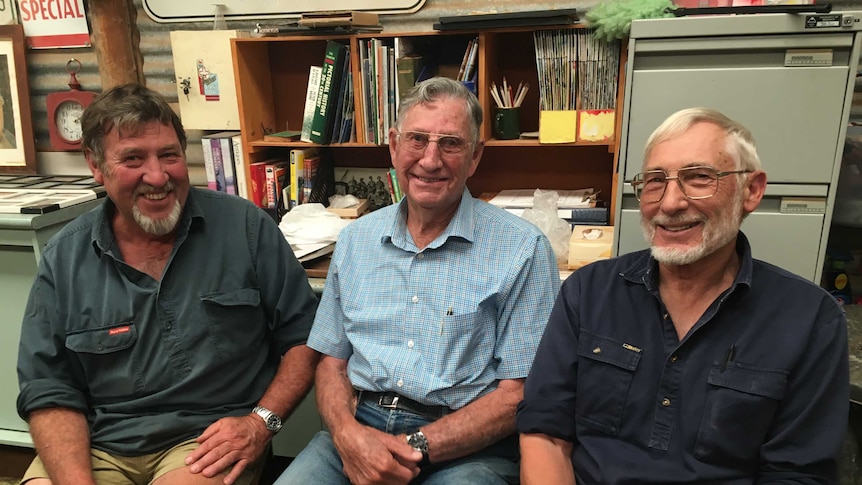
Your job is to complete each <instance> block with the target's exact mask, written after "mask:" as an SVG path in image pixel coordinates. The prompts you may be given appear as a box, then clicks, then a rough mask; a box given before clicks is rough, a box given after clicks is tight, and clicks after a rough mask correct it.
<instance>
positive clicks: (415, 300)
mask: <svg viewBox="0 0 862 485" xmlns="http://www.w3.org/2000/svg"><path fill="white" fill-rule="evenodd" d="M413 303H419V297H418V296H416V295H413Z"/></svg>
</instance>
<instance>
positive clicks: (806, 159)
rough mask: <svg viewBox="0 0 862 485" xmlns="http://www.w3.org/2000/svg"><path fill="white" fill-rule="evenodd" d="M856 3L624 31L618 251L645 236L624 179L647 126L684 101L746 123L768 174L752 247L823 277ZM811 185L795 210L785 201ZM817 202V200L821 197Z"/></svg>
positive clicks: (853, 63)
mask: <svg viewBox="0 0 862 485" xmlns="http://www.w3.org/2000/svg"><path fill="white" fill-rule="evenodd" d="M860 18H862V15H860V13H858V12H843V13H836V14H828V15H826V16H823V15H807V14H801V15H792V14H761V15H738V16H730V15H720V16H706V17H684V18H674V19H658V20H637V21H634V22H633V23H632V29H631V37H630V41H629V60H628V66H627V79H628V80H629V82H628V85H627V86H626V94H625V106H624V113H623V128H622V140H621V147H620V150H621V151H620V164H619V170H620V176H619V183H620V187H619V189H620V190H618V195H617V201H616V202H617V204H616V207H617V213H616V221H617V230H616V235H615V236H616V239H615V241H614V245H615V249H616V254H625V253H628V252H632V251H636V250H639V249H643V248H646V247H647V244H646V242H644V240H643V237H642V234H641V230H640V214H639V211H638V203H637V200H636V199H635V197H634V194H633V193H632V190H631V186H630V185H628V184H627V183H626V182H627V181H629V180H631V178H632V177H633V176H634V175H635V174H636V173H638V172H639V171H640V170H641V164H642V157H643V148H644V145H645V144H646V140H647V138H648V137H649V135H650V133H652V131H653V130H654V129H655V128H656V127H657V126H658V125H659V124H660V123H661V122H662V121H663V120H664V119H665V118H666V117H667V116H669V115H670V114H671V113H673V112H675V111H677V110H679V109H682V108H688V107H695V106H703V107H710V108H715V109H718V110H719V111H722V112H723V113H725V114H726V115H728V116H730V117H731V118H733V119H736V120H737V121H740V122H741V123H742V124H744V125H745V126H747V127H748V128H749V129H750V130H751V131H752V132H753V134H754V137H755V140H756V141H757V147H758V153H759V154H760V158H761V161H762V163H763V167H764V169H765V170H766V173H767V178H768V180H769V183H768V186H767V190H766V195H765V197H764V200H763V202H762V203H761V205H760V207H759V208H758V209H757V210H756V211H755V212H754V213H752V214H751V215H750V216H749V217H748V218H747V219H746V220H745V221H744V223H743V225H742V230H743V231H744V232H745V233H746V235H747V236H748V237H749V239H750V241H751V244H752V248H753V252H754V256H755V257H756V258H759V259H763V260H766V261H768V262H770V263H773V264H775V265H778V266H781V267H783V268H785V269H787V270H790V271H792V272H794V273H797V274H799V275H801V276H803V277H805V278H808V279H810V280H812V281H815V282H819V280H820V274H821V270H822V267H823V261H824V258H825V252H826V242H827V239H828V236H829V234H828V232H829V223H830V220H831V217H832V209H833V204H834V200H835V189H836V182H837V177H838V169H839V166H840V162H841V155H842V149H843V146H844V135H845V132H846V126H847V120H848V116H849V112H850V102H851V97H852V94H853V87H854V79H855V76H856V69H857V63H858V58H859V49H860V27H862V23H860V21H859V19H860ZM797 197H813V198H814V200H815V201H816V202H818V203H819V204H811V205H810V206H809V207H808V208H807V209H804V208H803V209H802V210H804V211H802V212H800V209H799V208H798V207H797V208H795V209H791V210H782V209H781V202H782V200H784V201H785V202H789V199H791V198H797ZM816 205H819V206H820V208H819V209H817V208H816V207H815V206H816Z"/></svg>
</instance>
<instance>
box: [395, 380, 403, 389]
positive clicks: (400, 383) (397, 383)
mask: <svg viewBox="0 0 862 485" xmlns="http://www.w3.org/2000/svg"><path fill="white" fill-rule="evenodd" d="M395 384H396V385H397V386H398V387H401V386H403V385H404V379H398V382H396V383H395Z"/></svg>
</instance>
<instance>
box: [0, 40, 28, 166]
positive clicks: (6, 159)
mask: <svg viewBox="0 0 862 485" xmlns="http://www.w3.org/2000/svg"><path fill="white" fill-rule="evenodd" d="M0 111H2V113H0V172H2V173H36V148H35V143H34V140H33V120H32V114H31V112H30V84H29V82H28V81H27V64H26V62H25V60H24V28H23V27H22V26H21V25H0Z"/></svg>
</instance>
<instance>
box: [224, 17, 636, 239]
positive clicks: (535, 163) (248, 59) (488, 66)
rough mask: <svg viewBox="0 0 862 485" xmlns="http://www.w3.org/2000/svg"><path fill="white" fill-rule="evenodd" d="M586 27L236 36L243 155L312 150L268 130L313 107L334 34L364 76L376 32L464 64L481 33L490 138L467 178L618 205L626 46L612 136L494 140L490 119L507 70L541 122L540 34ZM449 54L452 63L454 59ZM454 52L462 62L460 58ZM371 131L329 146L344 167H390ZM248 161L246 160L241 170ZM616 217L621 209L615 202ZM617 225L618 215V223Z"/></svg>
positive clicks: (298, 122)
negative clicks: (536, 42) (268, 136)
mask: <svg viewBox="0 0 862 485" xmlns="http://www.w3.org/2000/svg"><path fill="white" fill-rule="evenodd" d="M560 28H585V27H584V26H583V25H573V26H563V27H561V26H553V27H529V28H506V29H489V30H481V31H456V32H422V33H398V34H386V33H379V34H357V35H343V36H329V37H327V36H285V37H264V38H237V39H233V40H232V41H231V49H232V54H233V60H234V69H235V77H236V89H237V101H238V104H239V117H240V129H241V131H242V141H243V143H242V146H243V160H244V162H245V167H243V168H242V170H245V171H246V176H247V177H246V178H248V175H249V174H248V164H250V163H252V162H256V161H262V160H265V159H268V158H272V157H275V156H282V157H284V158H287V152H288V151H289V150H290V149H291V148H297V147H307V146H309V144H308V143H304V142H268V141H264V140H263V137H264V132H265V131H269V130H272V131H281V130H285V129H291V130H299V129H300V127H301V126H302V115H303V109H304V105H305V94H306V86H307V83H308V69H309V67H310V66H312V65H320V64H321V63H322V60H323V57H324V50H325V47H326V41H327V40H338V41H340V42H343V43H345V44H349V46H350V56H351V70H352V74H353V76H354V79H360V67H359V54H358V52H359V43H360V41H361V40H367V39H371V38H378V39H395V38H396V37H402V38H411V40H413V41H414V43H416V44H422V45H425V46H438V55H439V56H440V59H441V60H442V62H444V63H445V62H451V63H454V64H455V66H454V68H455V70H456V71H457V67H458V66H457V64H458V63H459V62H460V58H461V56H462V55H463V52H464V48H465V47H466V45H467V42H468V41H469V39H471V38H476V37H478V39H479V50H478V78H477V95H478V98H479V102H480V103H481V105H482V108H483V111H484V113H485V122H484V123H483V126H482V131H481V133H482V138H483V139H484V140H485V142H486V143H485V145H486V148H485V152H484V155H483V157H482V162H481V163H480V165H479V168H478V170H477V171H476V173H475V175H474V176H473V177H471V178H470V179H469V180H468V181H467V186H468V188H469V189H470V191H471V193H473V195H474V196H478V195H479V194H481V193H485V192H494V191H499V190H502V189H522V188H535V187H539V188H543V189H577V188H585V187H594V188H596V189H598V190H600V191H601V192H600V196H599V198H600V199H601V200H603V201H606V202H607V203H608V205H612V204H613V203H614V201H615V200H616V193H615V192H616V187H617V183H616V172H617V170H616V165H617V152H618V147H619V133H620V129H621V125H620V120H621V115H622V106H623V102H622V101H623V93H624V84H625V83H624V82H623V81H624V79H623V77H624V75H625V67H624V66H625V59H626V52H625V45H626V43H625V42H623V43H621V45H622V47H621V49H622V50H623V51H622V52H621V56H620V69H619V83H618V86H617V93H618V94H617V108H616V130H615V134H616V136H615V137H614V139H613V140H611V141H609V142H599V143H590V142H577V143H566V144H540V143H539V142H538V140H495V139H494V138H493V137H492V134H491V123H490V122H489V119H490V118H491V117H492V116H493V113H494V102H493V100H492V98H491V96H490V92H489V86H490V84H491V82H492V81H495V82H497V83H499V82H500V80H501V79H503V77H504V76H505V77H506V78H507V79H508V80H509V81H511V82H513V83H515V84H517V82H519V81H524V82H528V83H529V84H530V87H531V89H530V90H529V91H528V93H527V95H526V98H525V100H524V102H523V104H522V105H521V113H520V117H521V119H520V122H521V131H522V132H529V131H537V130H538V129H539V108H538V87H537V86H538V74H537V70H536V55H535V51H534V48H533V32H535V31H537V30H551V29H560ZM447 59H448V60H447ZM452 59H454V60H452ZM354 84H355V85H354V93H353V95H354V105H355V107H356V120H357V123H359V121H358V120H361V119H362V118H361V116H362V115H361V106H362V103H361V91H360V90H361V87H360V83H354ZM361 132H362V130H357V135H356V136H357V141H356V142H351V143H342V144H334V145H328V147H329V148H328V149H329V150H331V153H332V156H333V158H334V160H335V163H336V166H349V167H365V168H388V167H389V166H390V165H391V163H390V157H389V151H388V147H386V146H385V145H382V146H381V145H375V144H373V143H366V141H365V140H364V135H363V134H362V133H361ZM239 169H240V168H239V167H238V170H239ZM610 214H611V218H613V214H614V208H613V207H611V208H610ZM611 224H613V220H611Z"/></svg>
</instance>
